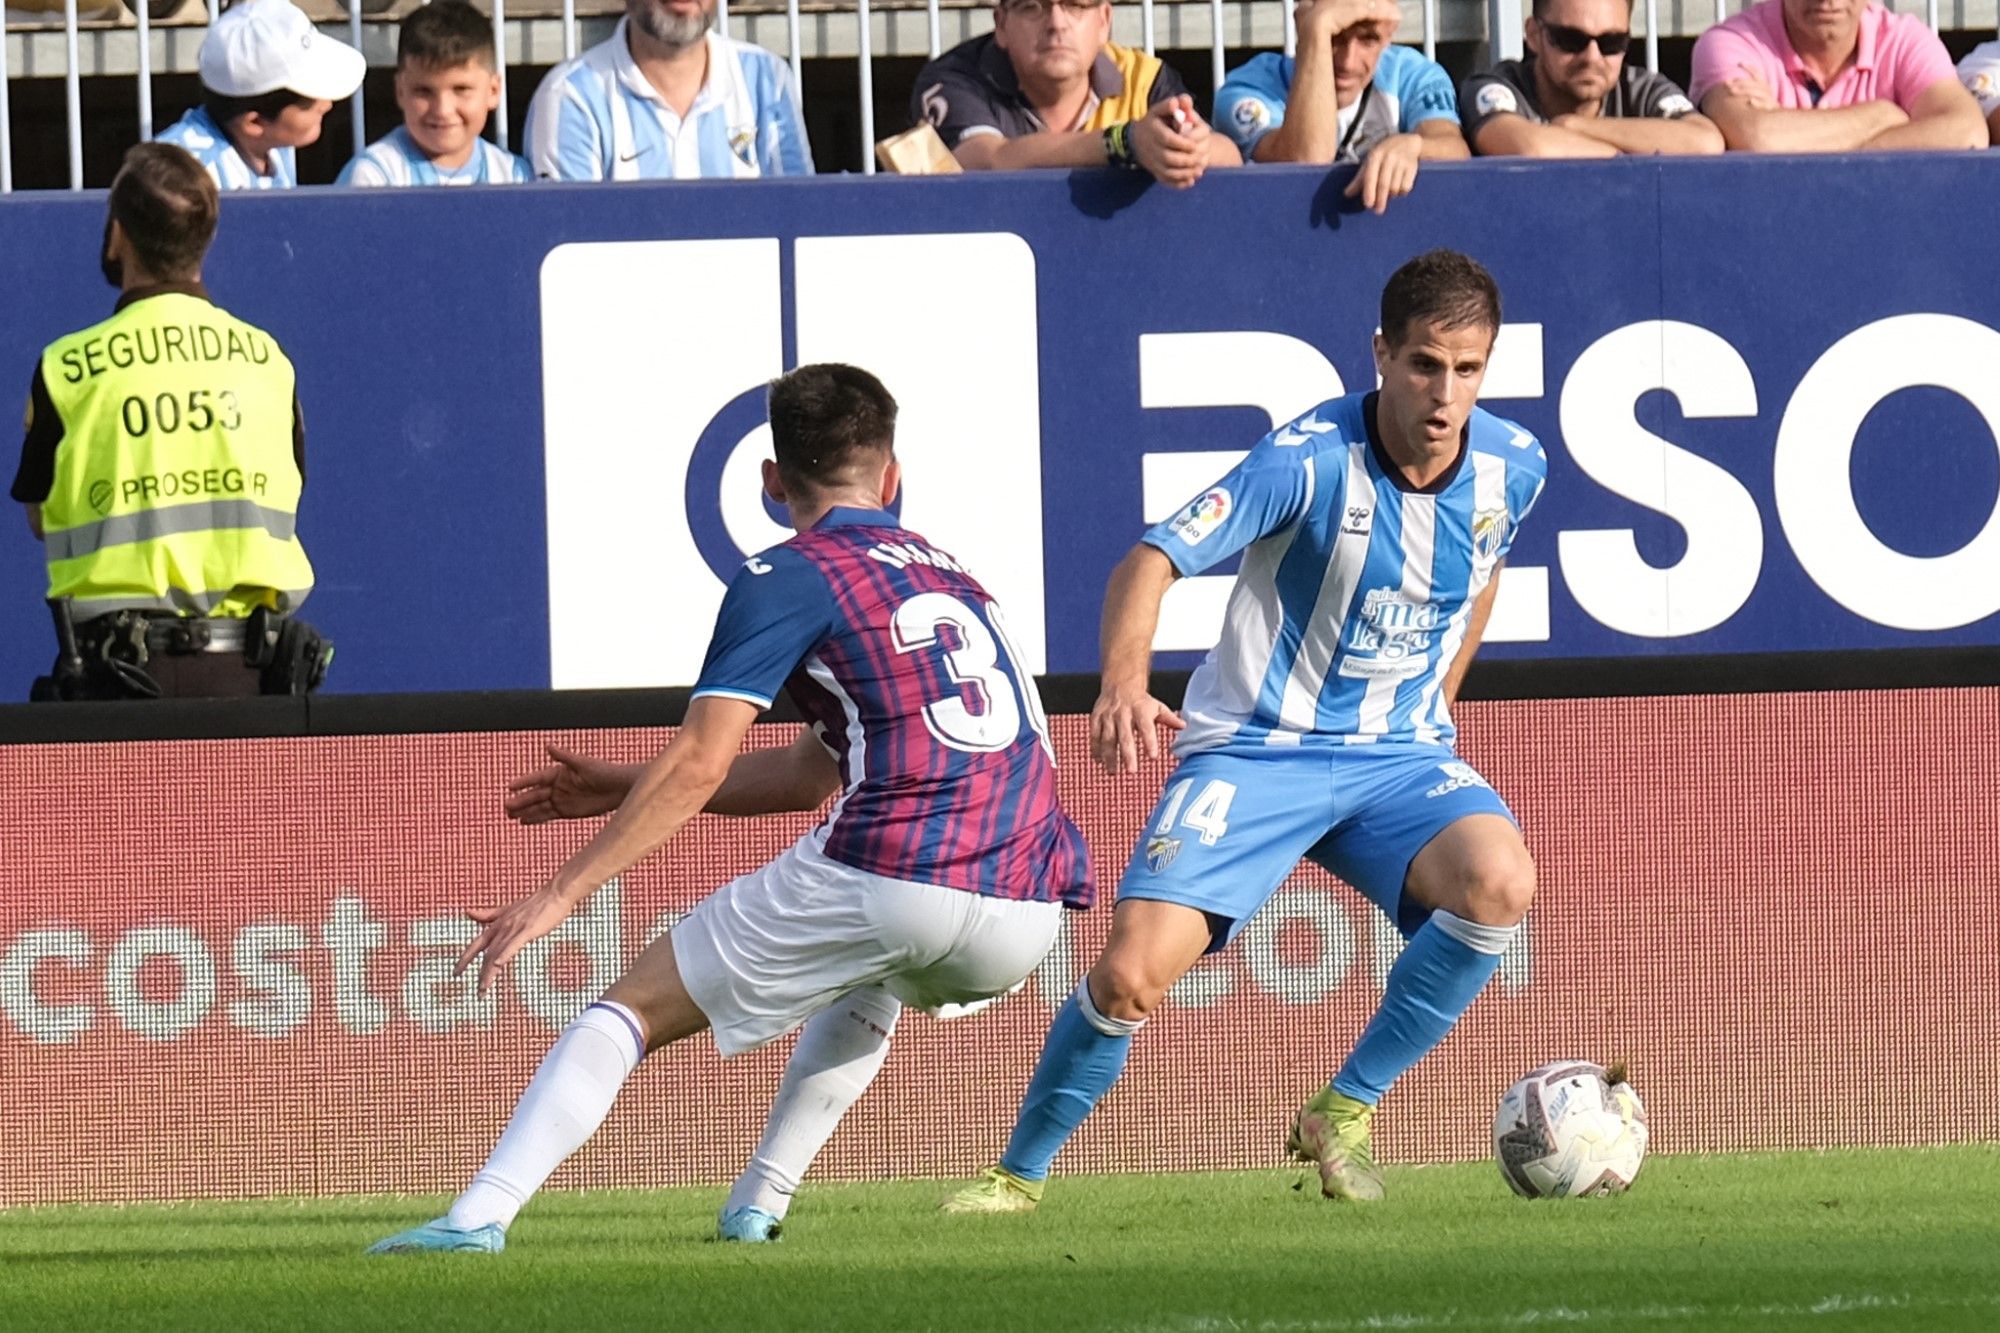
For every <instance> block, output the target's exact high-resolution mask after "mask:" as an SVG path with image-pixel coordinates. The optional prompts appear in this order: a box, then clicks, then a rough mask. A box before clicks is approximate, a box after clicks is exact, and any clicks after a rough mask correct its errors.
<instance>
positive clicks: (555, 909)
mask: <svg viewBox="0 0 2000 1333" xmlns="http://www.w3.org/2000/svg"><path fill="white" fill-rule="evenodd" d="M570 910H571V905H570V903H569V902H568V901H567V900H565V899H564V897H563V896H562V895H561V894H560V893H558V892H556V889H555V886H554V885H553V884H549V885H544V886H543V887H542V888H540V889H537V890H536V891H535V892H533V893H531V894H529V895H528V896H527V897H525V898H521V899H517V900H516V901H514V902H511V903H508V904H507V905H506V906H505V907H468V908H466V909H465V914H466V915H467V916H469V917H471V918H472V919H473V920H474V921H475V922H477V923H478V924H479V925H481V926H482V927H484V929H482V930H481V931H480V932H479V933H478V934H477V935H475V936H474V937H473V939H472V942H471V943H470V944H468V945H466V946H465V951H464V952H463V953H461V954H459V956H458V967H457V969H456V970H455V972H454V975H457V974H458V973H462V972H464V971H465V969H466V968H468V967H470V966H471V965H472V960H473V959H475V958H478V959H479V993H480V994H481V995H484V994H486V992H488V991H489V990H491V989H493V983H494V982H495V981H498V980H499V979H500V969H501V968H503V967H505V966H507V964H508V963H510V962H512V961H513V959H514V955H515V954H517V953H519V952H521V950H522V949H524V948H526V947H527V946H528V945H530V944H532V943H533V942H534V941H536V940H538V939H540V938H541V937H542V936H544V935H546V934H548V933H549V932H550V931H552V930H554V929H555V928H556V927H557V926H560V925H561V924H562V923H563V922H564V921H566V920H567V919H568V918H569V914H570ZM481 955H484V957H481Z"/></svg>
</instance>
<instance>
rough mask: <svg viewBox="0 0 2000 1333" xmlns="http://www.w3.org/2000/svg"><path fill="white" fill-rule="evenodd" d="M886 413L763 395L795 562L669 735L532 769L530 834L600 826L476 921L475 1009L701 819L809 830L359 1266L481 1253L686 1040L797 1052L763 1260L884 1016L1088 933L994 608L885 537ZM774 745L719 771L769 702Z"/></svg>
mask: <svg viewBox="0 0 2000 1333" xmlns="http://www.w3.org/2000/svg"><path fill="white" fill-rule="evenodd" d="M895 413H896V405H895V400H894V399H893V398H891V397H890V396H889V393H888V391H887V390H886V389H884V388H883V387H882V385H881V383H880V382H879V381H878V380H876V379H875V377H874V376H872V375H870V374H868V373H867V372H866V371H863V370H857V369H855V368H854V367H851V366H839V365H822V366H805V367H801V368H800V369H798V370H796V371H793V372H792V373H791V374H789V375H786V376H784V377H782V378H780V379H778V380H777V381H775V382H773V384H772V386H771V394H770V416H771V435H772V443H773V449H774V452H775V454H776V459H775V461H769V462H766V463H765V464H764V486H765V490H766V493H767V494H768V495H769V496H770V497H771V499H772V500H774V501H776V502H778V503H780V504H783V505H785V506H786V507H787V509H788V510H789V513H790V517H791V522H792V525H793V526H794V527H795V528H797V529H798V532H799V535H798V536H797V537H796V538H794V539H793V540H791V541H789V542H786V543H785V544H784V545H782V546H777V547H773V548H772V549H770V550H768V551H764V552H762V553H761V554H759V555H756V556H754V557H752V558H751V559H750V560H748V561H746V562H744V565H743V568H742V569H741V570H740V571H739V572H738V573H737V575H736V577H735V578H734V579H733V580H732V581H731V583H730V585H729V591H728V593H727V594H726V595H725V597H724V598H723V604H722V611H721V613H720V615H719V616H718V618H717V622H716V629H715V635H714V637H713V639H712V640H711V641H710V644H709V650H708V657H707V660H706V662H705V663H704V664H703V667H702V672H701V679H700V680H699V682H698V683H697V684H696V686H695V690H694V696H693V699H692V701H691V702H690V703H689V705H688V712H687V719H686V721H685V723H684V724H683V725H682V727H681V729H680V731H679V732H678V734H676V735H675V737H674V739H673V741H672V743H671V744H669V745H668V746H667V748H666V750H665V751H664V752H663V753H662V754H661V755H660V756H659V757H658V758H657V759H654V760H653V761H652V762H651V763H650V764H646V765H643V766H639V767H636V768H634V769H629V770H628V769H621V768H618V767H616V766H612V765H606V764H601V763H597V762H595V761H591V760H588V759H585V758H583V757H582V756H575V755H568V754H565V753H563V752H561V751H554V750H552V751H551V755H552V757H553V758H554V759H555V760H556V763H555V764H554V765H553V766H552V767H550V768H547V769H543V770H541V771H539V772H538V773H535V774H531V775H529V777H527V778H526V779H523V780H522V781H521V782H519V783H516V784H515V791H514V796H513V798H512V799H511V800H510V802H509V811H510V813H511V814H513V815H514V817H515V818H517V819H520V820H522V821H523V822H525V823H538V822H541V821H542V820H544V819H552V818H562V817H571V816H582V815H589V814H598V813H603V812H604V811H606V810H613V809H614V808H615V813H613V815H612V818H611V820H610V822H609V823H608V824H606V825H605V827H604V828H603V829H602V830H601V831H600V832H599V833H598V835H597V836H596V837H595V838H594V839H592V841H591V842H590V844H589V845H588V846H586V847H585V848H584V849H583V850H582V851H580V852H578V853H577V854H576V856H574V857H572V858H571V859H570V861H569V862H568V863H567V864H566V865H564V866H563V868H562V869H561V870H559V871H558V872H557V873H556V875H555V876H554V877H553V878H552V879H551V880H550V881H549V883H548V884H547V885H545V886H544V887H543V888H541V889H539V890H537V891H536V892H534V893H532V894H529V895H528V896H527V897H525V898H522V899H520V900H519V901H517V902H515V903H512V904H510V905H508V906H505V907H500V908H494V909H491V910H481V911H475V912H473V913H472V916H473V918H474V919H475V920H476V921H478V922H480V923H481V924H482V925H483V926H484V927H485V929H484V930H483V931H482V932H481V934H480V935H479V936H478V937H477V938H475V939H474V940H473V941H472V943H471V944H470V945H469V946H468V947H467V948H466V951H465V954H464V956H463V957H462V958H461V960H460V965H461V966H465V965H468V964H469V963H470V962H471V960H472V959H473V958H475V957H478V956H480V955H484V961H483V963H482V964H481V973H480V984H481V987H482V989H483V988H485V987H488V986H490V985H491V984H492V982H493V980H494V978H495V976H496V975H497V974H498V972H499V971H500V969H501V968H503V967H505V966H506V964H507V962H508V961H509V960H510V959H512V958H513V957H514V956H515V955H516V954H517V953H519V952H520V950H521V948H522V947H523V946H524V945H526V944H528V943H529V942H530V941H532V940H535V939H537V938H539V937H541V936H543V935H546V934H547V933H548V932H549V931H551V930H553V929H555V927H556V926H557V925H559V924H561V922H562V921H563V920H564V918H566V917H567V916H568V915H569V914H570V912H571V911H573V910H574V909H575V907H576V906H577V904H579V903H580V902H582V901H583V899H584V898H586V897H587V896H589V895H590V894H591V893H593V892H595V891H596V890H597V889H598V888H599V887H601V886H602V885H603V884H605V883H606V882H607V881H608V880H610V879H611V878H612V877H613V876H615V875H617V874H618V873H619V872H621V871H623V870H624V869H625V868H626V867H628V866H630V865H631V864H633V863H634V862H635V861H637V860H638V859H639V858H640V857H642V856H644V855H646V854H647V853H648V852H650V851H652V850H653V849H654V848H656V847H658V846H659V845H660V844H661V843H663V842H665V841H666V840H667V839H668V838H670V837H672V836H673V834H674V833H675V832H676V831H678V830H679V829H680V827H681V826H682V825H683V824H684V823H686V822H687V821H688V820H689V819H690V818H692V817H693V816H694V815H695V814H696V813H697V812H699V811H702V810H707V811H710V812H712V813H716V814H725V815H756V814H766V813H772V812H777V811H793V810H811V809H815V808H817V807H818V806H819V805H820V804H821V803H822V802H823V801H825V800H826V798H827V797H829V796H832V795H834V794H835V793H838V797H837V799H836V800H835V801H834V803H833V806H832V809H831V810H830V811H829V812H828V814H827V816H826V818H825V819H824V820H823V821H822V822H821V823H820V825H819V826H818V827H817V828H816V829H814V830H813V831H812V832H811V833H809V834H807V835H806V836H805V837H804V838H801V839H800V840H799V841H798V843H796V844H795V845H793V846H792V847H791V848H790V849H789V850H788V851H786V852H785V853H784V854H783V855H781V856H780V857H778V859H777V860H775V861H773V862H772V863H771V864H769V865H768V866H765V867H764V868H763V869H761V870H758V871H755V872H753V873H751V874H749V875H745V876H743V877H742V878H741V879H737V880H734V881H732V882H731V883H729V884H726V885H724V886H723V887H722V888H720V889H718V890H716V892H715V893H713V894H711V895H710V896H709V897H707V898H706V899H704V900H703V901H702V902H701V903H700V904H699V905H697V906H696V907H695V909H694V911H693V912H691V913H690V914H689V915H688V916H687V917H686V918H685V919H684V920H682V921H681V922H680V924H678V925H676V926H675V927H674V928H673V930H672V932H671V933H670V934H668V935H667V936H666V937H665V938H663V939H661V940H659V941H657V942H655V943H654V944H653V945H651V946H650V947H648V948H647V949H646V950H645V952H643V953H642V954H640V956H639V957H638V959H637V960H636V961H635V962H634V963H633V964H632V966H631V968H630V969H629V970H628V971H627V972H626V974H625V975H624V976H623V977H621V978H620V979H619V980H618V981H617V982H616V983H614V984H613V985H612V986H611V988H610V989H609V990H607V991H606V992H605V994H604V998H603V999H602V1000H600V1001H599V1002H598V1003H596V1004H594V1005H592V1006H590V1007H589V1008H588V1009H586V1010H585V1011H584V1012H583V1013H582V1014H581V1015H580V1016H578V1018H577V1019H576V1021H575V1022H573V1023H572V1024H571V1025H570V1026H569V1027H568V1028H567V1029H566V1030H565V1031H564V1032H563V1034H562V1036H561V1037H560V1038H559V1039H558V1040H557V1042H556V1044H555V1047H554V1048H553V1049H552V1050H551V1051H550V1052H549V1054H548V1057H547V1058H546V1059H545V1060H544V1061H543V1062H542V1067H541V1069H540V1070H539V1071H537V1073H536V1074H535V1077H534V1080H533V1081H532V1082H530V1083H529V1085H528V1088H527V1091H526V1092H524V1093H523V1094H522V1096H521V1101H520V1104H519V1106H518V1107H517V1108H516V1110H515V1112H514V1117H513V1119H512V1121H510V1122H509V1124H508V1126H507V1129H506V1132H505V1133H504V1134H503V1135H502V1136H501V1138H500V1142H499V1144H498V1146H496V1147H495V1148H494V1150H493V1153H492V1156H491V1157H489V1158H488V1159H487V1162H486V1165H485V1166H484V1167H483V1168H482V1169H481V1170H480V1171H479V1173H478V1174H477V1175H476V1176H475V1177H474V1178H473V1181H472V1184H471V1185H470V1186H469V1187H468V1188H467V1189H466V1191H465V1192H464V1193H463V1194H461V1195H460V1196H459V1197H458V1200H457V1201H456V1202H455V1203H454V1204H453V1205H452V1208H451V1211H450V1213H448V1214H447V1215H446V1216H444V1217H442V1218H439V1219H437V1220H436V1221H434V1222H431V1223H428V1224H426V1225H424V1226H420V1227H416V1228H413V1229H411V1230H409V1231H405V1232H401V1233H399V1234H397V1235H395V1236H391V1237H389V1238H388V1239H387V1240H384V1241H382V1242H380V1243H378V1244H377V1245H376V1246H375V1247H374V1249H375V1251H376V1252H384V1253H389V1252H402V1251H413V1250H486V1251H494V1250H499V1249H500V1248H502V1246H503V1245H504V1243H505V1235H506V1228H507V1227H508V1225H509V1224H510V1223H511V1222H512V1221H513V1219H514V1216H515V1214H516V1213H518V1212H519V1211H520V1209H521V1207H522V1205H523V1204H524V1203H526V1202H527V1199H528V1198H529V1196H530V1195H532V1194H533V1193H534V1191H535V1190H536V1189H538V1188H539V1187H540V1186H541V1183H542V1182H543V1181H544V1180H545V1179H547V1177H548V1175H549V1173H550V1172H551V1171H553V1170H554V1169H555V1168H556V1166H557V1165H559V1164H560V1163H561V1162H562V1160H563V1159H564V1158H566V1157H568V1156H569V1155H570V1153H572V1152H574V1151H576V1149H577V1148H579V1147H580V1146H582V1144H583V1143H584V1141H585V1140H586V1139H588V1138H589V1137H590V1135H591V1134H592V1133H594V1132H595V1131H596V1129H597V1126H598V1125H599V1124H600V1123H601V1122H602V1121H603V1119H604V1116H605V1115H606V1114H607V1113H608V1112H609V1111H610V1109H611V1103H612V1100H613V1099H614V1098H615V1097H616V1095H617V1093H618V1090H619V1088H620V1087H621V1086H622V1085H623V1084H624V1082H625V1079H626V1078H627V1077H628V1076H629V1075H630V1074H631V1072H632V1070H633V1069H634V1068H635V1067H636V1066H637V1065H638V1063H639V1061H640V1060H641V1059H642V1058H644V1056H645V1055H647V1054H648V1053H650V1052H652V1051H655V1050H658V1049H659V1048H660V1047H662V1046H664V1045H666V1044H668V1043H669V1042H674V1041H679V1040H680V1039H681V1038H683V1037H687V1036H691V1035H693V1034H694V1033H696V1032H700V1031H702V1030H703V1029H710V1030H712V1031H713V1032H714V1034H715V1042H716V1046H717V1047H718V1048H719V1049H720V1050H721V1051H722V1053H723V1054H724V1055H725V1056H730V1055H735V1054H738V1053H739V1052H742V1051H747V1050H750V1049H752V1048H754V1047H758V1046H762V1045H764V1044H765V1043H766V1042H769V1041H772V1040H774V1039H775V1038H777V1037H780V1036H782V1035H784V1034H785V1033H787V1032H790V1031H792V1030H793V1029H794V1028H797V1027H799V1026H800V1025H801V1024H803V1025H804V1027H805V1031H804V1032H803V1033H802V1034H801V1035H800V1038H799V1045H798V1047H797V1049H796V1051H795V1052H794V1054H793V1058H792V1060H791V1062H790V1064H789V1065H788V1066H787V1069H786V1073H785V1079H784V1083H783V1085H782V1086H781V1087H780V1089H779V1093H778V1098H777V1102H776V1104H775V1105H774V1106H773V1109H772V1117H771V1123H770V1125H769V1126H768V1128H767V1130H766V1133H765V1136H764V1140H763V1142H762V1143H761V1144H760V1145H759V1147H758V1150H757V1155H756V1157H755V1158H754V1159H753V1161H752V1163H751V1166H750V1169H749V1170H748V1171H746V1172H745V1174H744V1177H743V1178H742V1179H741V1180H739V1181H738V1183H737V1187H736V1190H735V1191H734V1192H732V1194H731V1197H730V1201H729V1204H728V1205H726V1206H725V1208H724V1210H723V1215H722V1219H721V1223H720V1227H719V1230H720V1234H721V1235H722V1237H723V1238H724V1239H732V1240H768V1239H772V1238H774V1237H775V1235H776V1232H777V1229H778V1224H779V1222H780V1220H781V1219H782V1217H783V1215H784V1210H785V1206H786V1204H787V1203H788V1201H789V1199H790V1195H791V1191H792V1190H793V1189H794V1188H796V1186H797V1184H798V1180H799V1177H800V1176H802V1175H803V1174H804V1172H805V1169H806V1167H807V1166H809V1165H810V1163H811V1161H812V1158H813V1156H814V1155H815V1154H816V1153H817V1152H818V1151H819V1148H820V1146H821V1145H822V1144H823V1143H824V1142H825V1141H826V1138H827V1136H828V1135H829V1134H831V1133H832V1131H833V1127H834V1125H835V1124H836V1123H837V1122H838V1121H839V1118H840V1116H841V1114H842V1113H844V1112H845V1111H846V1109H847V1107H848V1106H850V1105H852V1104H853V1102H854V1100H855V1099H856V1098H857V1097H859V1096H860V1095H861V1093H862V1091H863V1090H865V1089H866V1088H867V1086H868V1083H869V1082H870V1080H872V1079H873V1078H874V1075H875V1072H876V1071H877V1070H878V1069H880V1067H881V1064H882V1059H883V1057H884V1055H885V1054H886V1053H887V1047H888V1041H889V1036H890V1033H891V1031H892V1030H893V1029H894V1027H895V1023H896V1019H897V1017H898V1015H899V1014H900V1013H901V1011H902V1007H903V1006H904V1005H905V1004H913V1005H917V1006H919V1007H921V1008H925V1009H929V1010H931V1011H933V1012H937V1011H940V1010H944V1011H959V1012H963V1011H964V1010H966V1009H968V1008H974V1007H978V1006H980V1005H982V1004H984V1003H985V1002H987V1001H989V1000H991V999H993V998H994V997H997V996H1000V995H1005V994H1007V993H1009V992H1011V991H1013V990H1015V989H1017V988H1018V987H1019V986H1020V985H1021V983H1022V982H1023V981H1025V980H1026V978H1027V976H1028V973H1029V972H1030V971H1032V970H1033V969H1034V967H1035V966H1036V964H1038V963H1039V962H1040V961H1041V959H1042V956H1043V955H1044V954H1045V953H1047V952H1048V949H1049V946H1050V944H1052V943H1053V942H1054V940H1055V937H1056V931H1057V928H1058V926H1059V924H1060V918H1061V916H1062V911H1063V908H1064V907H1071V908H1078V909H1081V908H1085V907H1088V906H1089V905H1090V900H1091V894H1092V884H1091V874H1090V862H1089V858H1088V855H1087V854H1086V852H1085V849H1084V844H1083V836H1082V834H1080V833H1079V832H1078V831H1077V828H1076V826H1075V825H1074V824H1072V823H1071V822H1070V820H1069V819H1068V817H1067V816H1065V815H1064V814H1063V812H1062V810H1061V808H1060V807H1059V806H1058V804H1057V802H1056V788H1055V764H1054V754H1053V750H1052V749H1051V747H1050V745H1049V741H1048V736H1047V724H1046V722H1045V721H1044V719H1043V716H1042V709H1041V701H1040V699H1039V697H1038V696H1037V694H1036V692H1035V682H1034V679H1033V678H1032V677H1031V676H1029V675H1028V673H1027V672H1026V671H1025V670H1024V669H1023V668H1022V667H1021V666H1020V664H1019V658H1018V656H1017V654H1016V653H1015V652H1014V650H1013V648H1012V647H1011V645H1010V644H1009V642H1008V638H1007V630H1006V625H1005V623H1004V621H1003V620H1002V618H1001V615H1000V609H999V607H998V606H997V605H996V604H995V603H994V601H993V599H992V598H991V597H989V596H988V595H987V593H986V591H985V590H984V589H983V588H981V587H980V585H979V583H978V582H977V580H975V579H974V578H973V577H972V576H971V575H970V574H968V573H967V572H966V571H965V569H964V568H963V567H962V566H960V564H959V563H958V562H957V561H956V560H954V559H953V558H952V557H951V556H950V555H948V554H946V553H945V552H944V551H942V550H940V549H938V548H937V547H936V546H934V545H932V544H931V543H930V542H929V541H927V540H925V539H924V538H923V537H920V536H918V535H917V534H916V533H913V532H910V531H908V530H907V529H905V528H903V527H902V526H901V525H900V524H899V523H898V522H897V521H896V519H895V518H894V517H893V516H892V515H891V514H890V513H889V512H888V508H887V506H888V505H890V504H891V503H893V502H894V500H895V497H896V492H897V487H898V484H899V482H900V479H901V472H900V467H899V465H898V463H897V461H896V457H895V452H894V444H893V441H894V429H895ZM781 688H782V689H785V690H787V691H788V692H789V693H790V694H791V696H792V698H793V700H794V701H795V702H796V703H797V705H798V707H799V709H800V711H801V712H802V713H803V714H804V715H805V718H806V722H807V725H806V728H805V730H804V731H803V732H802V733H801V734H800V735H799V737H798V739H797V740H796V741H795V742H794V743H793V744H791V745H789V746H786V747H783V748H781V749H766V750H759V751H752V752H750V753H748V754H743V753H741V750H742V745H743V740H744V737H745V736H746V735H747V734H748V732H749V730H750V725H751V723H753V722H755V721H756V719H757V716H758V714H760V713H762V712H763V711H764V710H765V709H766V708H768V707H769V706H770V704H771V702H772V700H773V699H774V698H775V696H776V695H777V693H778V691H779V690H780V689H781Z"/></svg>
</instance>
